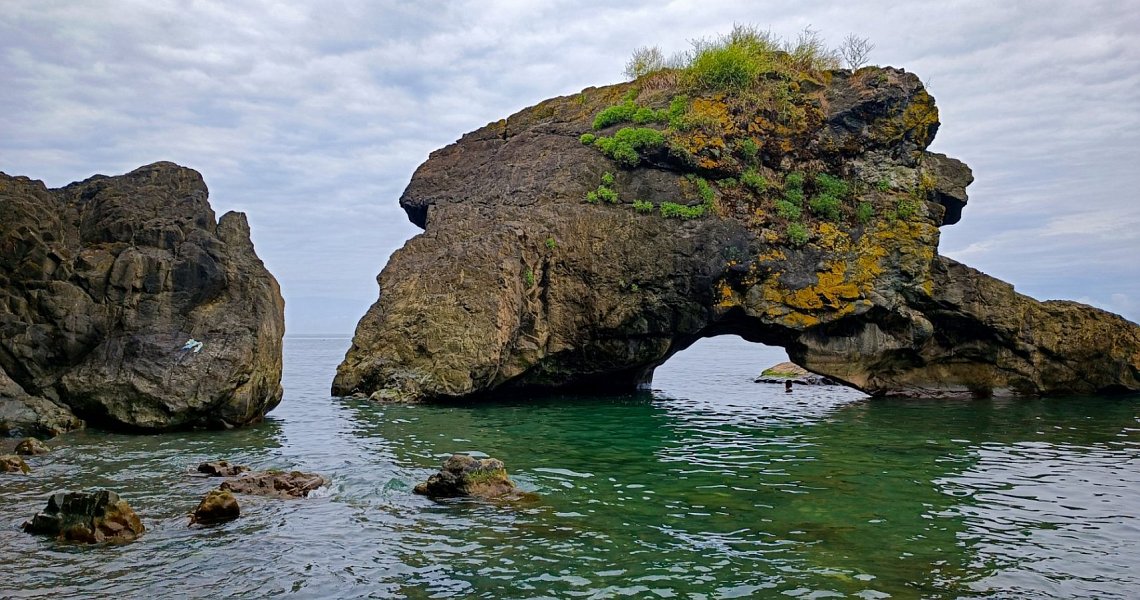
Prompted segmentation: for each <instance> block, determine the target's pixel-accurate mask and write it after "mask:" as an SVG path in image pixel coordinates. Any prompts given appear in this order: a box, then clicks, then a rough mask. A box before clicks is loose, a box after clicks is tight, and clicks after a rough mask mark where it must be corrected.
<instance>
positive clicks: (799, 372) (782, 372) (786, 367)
mask: <svg viewBox="0 0 1140 600" xmlns="http://www.w3.org/2000/svg"><path fill="white" fill-rule="evenodd" d="M753 381H755V382H756V383H778V384H781V385H785V386H786V385H787V384H789V383H792V384H796V385H839V384H838V383H836V382H834V381H832V380H830V379H828V378H827V377H824V376H822V375H816V374H815V373H812V372H810V371H808V370H807V369H804V368H803V367H801V366H799V365H797V364H795V363H790V362H782V363H780V364H778V365H773V366H771V367H768V368H767V369H764V372H763V373H760V376H759V377H757V378H756V379H754V380H753Z"/></svg>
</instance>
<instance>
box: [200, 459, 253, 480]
mask: <svg viewBox="0 0 1140 600" xmlns="http://www.w3.org/2000/svg"><path fill="white" fill-rule="evenodd" d="M246 471H249V467H245V466H242V465H231V464H230V463H229V462H227V461H224V460H215V461H213V462H204V463H202V464H200V465H198V472H199V473H205V474H207V475H209V476H211V477H235V476H237V475H239V474H241V473H245V472H246Z"/></svg>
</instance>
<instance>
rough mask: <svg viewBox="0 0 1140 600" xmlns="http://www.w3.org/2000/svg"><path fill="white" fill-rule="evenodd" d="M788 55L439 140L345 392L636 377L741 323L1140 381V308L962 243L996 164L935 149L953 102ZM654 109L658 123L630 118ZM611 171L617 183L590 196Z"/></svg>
mask: <svg viewBox="0 0 1140 600" xmlns="http://www.w3.org/2000/svg"><path fill="white" fill-rule="evenodd" d="M781 77H782V78H763V77H762V78H760V80H759V83H757V84H756V85H755V86H753V87H751V88H748V89H745V90H739V91H734V92H731V93H726V92H723V91H694V90H693V89H691V88H684V87H682V85H681V84H680V83H678V77H677V76H676V74H675V73H671V72H670V71H669V70H668V69H666V70H664V71H659V72H655V73H651V74H649V75H646V76H644V77H642V78H641V79H639V80H637V81H634V82H632V83H626V84H619V85H613V86H607V87H602V88H588V89H586V90H584V91H583V92H582V93H580V94H575V95H573V96H567V97H561V98H554V99H551V100H547V101H545V102H542V103H540V104H538V105H536V106H534V107H531V108H528V109H525V110H523V111H521V112H519V113H517V114H515V115H512V116H511V117H509V118H507V119H504V120H501V121H497V122H495V123H491V124H489V125H487V126H485V127H483V128H481V129H479V130H477V131H474V132H471V133H469V134H467V135H464V136H463V137H462V138H461V139H460V140H459V141H457V142H456V143H454V144H451V145H449V146H447V147H445V148H442V149H440V150H437V151H435V152H433V153H432V154H431V156H430V157H429V158H428V160H427V161H426V162H425V163H424V164H422V165H421V166H420V167H419V169H417V171H416V173H415V175H414V176H413V178H412V180H411V182H410V183H409V184H408V187H407V189H406V190H405V191H404V194H403V196H402V197H401V199H400V204H401V206H403V208H404V210H405V211H406V212H407V214H408V217H409V219H411V221H412V222H413V223H415V224H416V225H418V226H420V227H422V228H424V232H423V233H422V234H420V235H418V236H416V237H415V238H413V239H411V240H410V241H408V243H407V244H406V245H405V246H404V247H403V248H402V249H400V250H399V251H397V252H396V253H395V254H394V255H393V256H392V258H391V260H390V261H389V263H388V264H387V266H385V267H384V269H383V271H382V272H381V274H380V276H379V278H378V281H379V284H380V297H379V300H378V301H377V302H376V303H375V304H374V305H373V306H372V307H371V308H370V309H369V311H368V312H367V314H365V315H364V317H363V318H362V319H361V321H360V323H359V325H358V327H357V330H356V334H355V336H354V338H353V343H352V347H351V348H350V349H349V351H348V353H347V354H346V356H345V359H344V361H343V362H342V363H341V365H340V367H339V368H338V370H337V375H336V379H335V380H334V382H333V393H334V394H338V395H350V394H360V395H370V396H372V397H374V398H377V399H396V400H413V401H414V400H431V399H446V398H458V397H478V396H480V395H485V394H487V393H489V392H492V391H509V390H520V389H530V390H543V389H545V390H553V389H565V388H588V389H600V390H609V391H622V390H632V389H634V388H636V387H638V386H643V385H646V384H648V382H649V381H650V380H651V378H652V374H653V370H654V368H656V367H657V366H658V365H660V364H662V363H663V362H664V361H665V360H667V359H668V358H669V357H670V356H672V355H673V354H674V353H676V352H678V351H680V350H682V349H684V348H685V347H687V346H689V345H690V344H692V343H693V342H694V341H696V340H697V339H700V338H702V337H707V336H714V335H720V334H736V335H739V336H741V337H743V338H744V339H747V340H749V341H753V342H760V343H764V344H768V345H773V346H781V347H783V348H785V349H786V350H787V351H788V354H789V356H790V358H791V359H792V361H793V362H795V363H796V364H798V365H800V366H803V367H805V368H807V369H808V370H810V371H812V372H815V373H817V374H820V375H824V376H827V377H830V378H832V379H835V380H837V381H839V382H842V383H844V384H846V385H849V386H853V387H857V388H859V389H861V390H864V391H866V392H868V393H871V394H877V395H883V394H905V395H922V396H987V395H1002V394H1084V393H1110V392H1122V391H1136V390H1140V328H1138V327H1137V326H1136V325H1135V324H1133V323H1130V322H1128V321H1126V320H1124V319H1123V318H1121V317H1119V316H1116V315H1112V314H1110V313H1106V312H1104V311H1100V310H1097V309H1094V308H1091V307H1087V306H1083V305H1078V304H1075V303H1057V302H1045V303H1041V302H1037V301H1035V300H1033V299H1031V298H1028V297H1025V296H1022V295H1020V294H1017V293H1015V292H1014V291H1013V288H1012V286H1009V285H1008V284H1005V283H1003V282H1000V281H998V280H996V279H993V278H990V277H988V276H986V275H984V274H982V273H979V272H977V271H975V270H973V269H969V268H968V267H965V266H963V265H960V264H958V263H956V262H954V261H951V260H949V259H946V258H944V257H941V256H939V255H938V254H937V247H938V239H939V227H941V226H945V225H949V224H952V223H955V222H957V221H958V220H959V219H960V217H961V212H962V208H963V207H964V206H965V204H966V201H967V195H966V186H967V185H969V183H970V182H971V181H972V179H973V177H972V175H971V173H970V170H969V168H967V167H966V165H964V164H962V163H961V162H959V161H957V160H955V159H952V158H949V157H946V156H943V155H940V154H936V153H931V152H928V151H926V147H927V145H928V144H929V143H930V142H931V141H932V140H933V138H934V135H935V133H936V132H937V130H938V127H939V125H940V123H939V120H938V110H937V107H936V105H935V103H934V99H933V97H931V96H930V94H929V93H928V92H927V90H926V89H925V88H924V87H923V85H922V83H921V82H920V81H919V79H918V77H916V76H915V75H913V74H910V73H907V72H905V71H902V70H899V69H893V68H878V67H865V68H862V69H859V70H858V71H855V72H851V71H846V70H833V71H810V70H808V71H804V72H803V73H800V74H798V75H796V76H795V78H792V79H789V78H788V76H787V75H783V76H781ZM626 104H629V105H631V106H632V107H633V109H632V110H624V109H623V110H619V111H611V112H612V113H613V114H611V116H610V117H607V118H606V119H603V120H602V121H601V123H600V124H599V123H595V118H596V117H597V116H598V115H599V114H602V113H605V112H606V111H607V110H609V109H610V108H611V107H614V106H625V105H626ZM642 108H644V109H645V111H648V112H644V113H643V114H644V115H646V116H645V117H644V119H643V120H644V121H645V122H643V123H636V122H626V121H624V120H623V119H626V118H628V119H633V120H636V119H637V117H636V115H638V114H639V112H640V111H641V109H642ZM659 114H664V115H667V116H668V118H667V119H658V118H656V117H655V116H654V115H659ZM614 115H616V116H614ZM595 125H600V127H599V128H595ZM623 127H642V128H651V129H654V130H656V131H659V132H660V134H661V137H662V138H663V139H664V143H663V144H656V143H654V144H645V145H641V146H633V149H634V152H635V156H629V155H628V153H627V152H625V150H624V149H620V150H617V151H615V152H620V153H621V154H620V156H622V158H621V159H620V160H617V162H616V163H615V160H614V159H611V158H610V156H608V155H614V152H607V151H606V149H605V148H604V147H603V148H601V151H599V148H598V147H596V146H597V144H598V141H599V140H602V139H610V140H615V139H618V132H620V131H621V128H623ZM631 135H633V134H627V135H626V137H627V138H628V137H630V136H631ZM638 135H641V134H638ZM642 137H646V136H642ZM654 139H656V138H654ZM607 143H609V144H612V143H613V142H607ZM603 174H611V175H610V178H611V179H612V184H606V187H607V188H608V189H612V190H613V191H614V193H615V200H616V201H615V202H614V203H608V202H598V203H596V204H595V203H589V202H587V201H586V200H585V198H586V196H587V192H589V191H591V190H596V188H597V187H598V182H599V180H600V178H601V177H602V176H603ZM741 182H747V184H746V185H742V184H741ZM647 205H651V206H657V207H664V206H667V205H668V206H674V205H675V206H678V207H690V208H693V209H694V218H684V219H669V218H663V217H662V215H661V214H658V212H655V211H652V210H647V209H646V207H647ZM697 207H702V208H701V211H700V214H699V215H697V214H695V213H696V208H697ZM793 234H794V235H793ZM551 238H553V239H557V240H558V243H557V245H556V246H555V247H548V246H546V245H545V244H544V241H545V240H547V239H551Z"/></svg>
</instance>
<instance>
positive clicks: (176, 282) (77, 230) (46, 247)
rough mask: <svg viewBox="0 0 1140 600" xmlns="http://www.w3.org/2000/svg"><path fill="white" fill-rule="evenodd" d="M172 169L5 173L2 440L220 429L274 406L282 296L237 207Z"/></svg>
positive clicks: (0, 292)
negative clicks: (57, 180)
mask: <svg viewBox="0 0 1140 600" xmlns="http://www.w3.org/2000/svg"><path fill="white" fill-rule="evenodd" d="M208 195H209V193H208V190H207V187H206V183H205V181H204V180H203V179H202V176H201V174H199V173H198V172H197V171H194V170H192V169H188V168H185V167H181V166H178V165H176V164H173V163H169V162H159V163H154V164H151V165H147V166H144V167H140V168H138V169H135V170H134V171H131V172H130V173H127V174H125V175H120V176H116V177H106V176H103V175H96V176H94V177H91V178H89V179H87V180H85V181H81V182H78V183H73V184H71V185H68V186H66V187H63V188H58V189H49V188H48V187H47V186H46V185H44V183H43V182H41V181H35V180H32V179H29V178H27V177H19V176H11V175H7V174H5V173H0V433H3V434H6V435H16V436H26V435H35V436H38V437H50V436H52V435H57V434H59V433H62V432H64V431H68V430H71V429H75V428H78V427H81V426H83V424H84V422H85V421H86V422H88V423H89V424H97V425H100V426H102V427H105V428H110V429H116V430H125V431H153V432H157V431H169V430H177V429H195V428H209V429H229V428H232V427H238V426H242V425H248V424H250V423H254V422H257V421H260V420H261V419H262V417H263V416H264V415H265V413H266V412H268V411H270V410H272V409H273V407H275V406H277V404H278V402H280V401H281V396H282V389H281V339H282V336H283V335H284V331H285V304H284V300H283V299H282V297H281V291H280V289H279V287H278V284H277V281H276V279H274V278H273V275H271V274H270V273H269V271H268V270H266V268H265V265H264V263H262V261H261V259H260V258H258V256H257V253H256V252H255V251H254V248H253V242H252V241H251V240H250V229H249V223H248V222H247V220H246V217H245V215H244V214H242V213H236V212H230V213H226V214H225V215H222V217H221V218H218V217H217V216H216V214H215V213H214V210H213V209H212V208H211V207H210V203H209V201H208Z"/></svg>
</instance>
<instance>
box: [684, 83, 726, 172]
mask: <svg viewBox="0 0 1140 600" xmlns="http://www.w3.org/2000/svg"><path fill="white" fill-rule="evenodd" d="M685 121H687V122H688V123H689V127H688V128H686V130H685V131H677V132H674V133H673V135H672V136H671V138H670V143H671V144H672V145H673V146H674V147H675V148H680V149H682V150H684V151H685V152H687V153H689V154H690V155H692V156H693V157H695V158H696V160H697V165H698V166H699V167H701V168H703V169H714V168H717V166H718V163H717V158H716V156H720V155H722V154H726V153H725V152H724V151H725V149H726V147H727V143H726V142H725V138H726V137H729V136H732V135H734V134H735V133H736V124H735V123H734V122H733V120H732V116H731V115H730V114H729V112H728V106H726V105H725V103H724V98H723V96H719V95H718V96H715V97H713V98H703V97H702V98H695V99H693V101H692V103H691V104H690V105H689V110H688V112H687V113H685Z"/></svg>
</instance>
